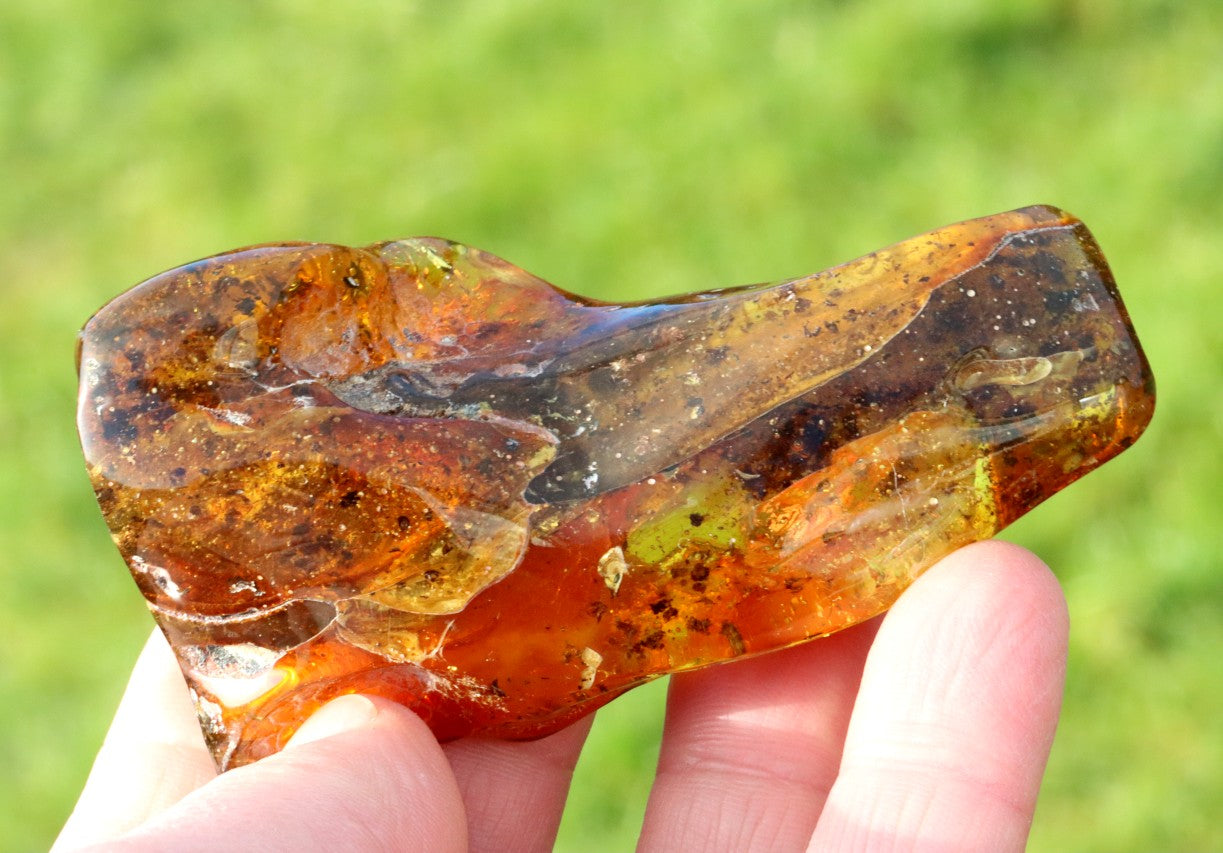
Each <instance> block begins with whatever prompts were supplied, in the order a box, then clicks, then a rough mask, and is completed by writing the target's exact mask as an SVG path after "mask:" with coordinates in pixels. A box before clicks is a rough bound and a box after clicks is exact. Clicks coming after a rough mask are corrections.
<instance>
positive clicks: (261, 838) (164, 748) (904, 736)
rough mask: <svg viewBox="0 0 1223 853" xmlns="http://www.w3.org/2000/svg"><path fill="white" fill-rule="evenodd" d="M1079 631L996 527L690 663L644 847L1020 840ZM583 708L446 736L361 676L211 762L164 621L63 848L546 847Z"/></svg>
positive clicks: (676, 683)
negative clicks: (878, 603) (525, 731)
mask: <svg viewBox="0 0 1223 853" xmlns="http://www.w3.org/2000/svg"><path fill="white" fill-rule="evenodd" d="M1067 630H1068V625H1067V613H1066V606H1065V600H1064V598H1063V597H1062V593H1061V590H1060V588H1059V587H1058V584H1057V581H1056V580H1055V579H1054V578H1053V576H1052V574H1051V573H1050V572H1049V570H1048V569H1047V568H1046V567H1045V566H1044V564H1043V563H1041V562H1040V561H1039V560H1038V559H1037V558H1036V557H1034V556H1033V555H1031V554H1030V553H1028V552H1026V551H1024V550H1022V549H1020V548H1017V547H1015V546H1012V545H1007V544H1005V543H1001V542H984V543H979V544H976V545H972V546H969V547H967V548H964V549H962V550H960V551H958V552H956V553H955V554H952V555H951V556H949V557H947V558H945V559H944V560H943V561H942V562H941V563H939V564H937V565H936V566H934V567H933V568H931V569H930V570H929V571H928V572H927V573H926V574H925V575H923V576H922V577H921V578H920V579H919V580H918V581H917V582H916V583H915V584H914V585H913V587H912V588H911V589H910V590H909V591H908V592H906V593H905V595H904V596H902V597H901V599H900V601H899V602H897V604H896V605H895V607H893V608H892V610H891V612H890V613H889V614H888V615H887V616H886V617H885V618H883V619H879V620H874V621H872V622H871V623H868V624H866V625H862V626H859V627H857V628H853V629H850V630H848V631H844V632H842V633H841V634H838V635H836V636H834V637H831V638H829V639H827V640H821V641H818V642H813V643H809V644H806V645H803V646H800V647H797V648H793V649H789V650H786V651H783V652H778V653H775V654H770V655H765V656H763V657H760V658H756V659H754V660H748V661H741V662H738V663H734V664H731V665H726V666H715V667H711V668H709V669H706V670H702V671H699V672H694V673H690V674H686V675H681V676H676V677H675V678H673V680H672V683H671V689H670V694H669V696H668V700H667V719H666V727H665V732H664V736H663V743H662V751H661V755H660V758H659V765H658V772H657V775H656V777H655V780H654V785H653V789H652V791H651V794H650V800H649V806H648V809H647V812H646V817H645V823H644V826H643V827H642V831H641V837H640V841H639V843H638V850H639V851H675V850H684V851H726V850H736V851H790V850H793V851H802V850H810V851H817V850H818V851H824V850H931V851H933V850H938V851H944V850H955V851H958V850H963V851H975V850H993V851H1007V850H1022V849H1023V847H1024V844H1025V842H1026V840H1027V837H1028V830H1029V827H1030V825H1031V821H1032V815H1033V812H1034V810H1035V805H1036V795H1037V791H1038V788H1039V786H1040V779H1041V776H1042V774H1043V773H1044V768H1045V762H1046V760H1047V758H1048V754H1049V748H1050V745H1051V743H1052V740H1053V733H1054V729H1055V727H1056V724H1057V716H1058V711H1059V708H1060V705H1061V697H1062V682H1063V677H1064V673H1065V661H1066V638H1067ZM588 729H589V722H588V721H584V722H582V723H579V724H577V725H574V726H572V727H570V728H569V729H566V730H565V731H562V732H559V733H558V734H555V735H552V736H551V737H548V738H545V739H543V740H538V741H533V742H527V743H511V742H504V741H486V740H474V739H473V740H465V741H457V742H454V743H449V744H444V745H439V744H438V743H437V741H436V740H435V739H434V738H433V737H432V735H431V734H430V732H429V730H428V729H427V728H426V727H425V725H424V724H423V723H422V722H421V721H420V720H419V719H418V718H417V717H416V716H415V715H413V714H412V713H411V712H410V711H408V710H406V709H404V708H401V707H399V706H397V705H394V704H391V703H388V702H385V701H383V700H374V699H368V698H365V697H360V696H349V697H344V698H342V699H338V700H336V701H335V702H333V703H331V704H330V705H328V706H326V707H325V708H323V709H322V710H321V711H319V712H318V713H317V714H316V715H315V716H314V717H313V718H311V719H310V720H309V721H308V722H307V723H306V724H305V725H304V726H303V727H302V728H301V730H300V731H299V732H298V734H297V735H296V736H295V737H294V739H293V741H292V742H291V743H290V744H289V746H288V747H287V748H286V749H285V750H284V751H282V752H280V753H278V754H276V755H274V756H271V757H269V758H266V759H264V760H262V761H259V762H257V763H255V764H252V765H248V766H246V767H242V768H239V769H237V770H233V771H231V772H229V773H226V774H223V775H221V776H216V774H215V771H214V769H213V766H212V761H211V759H210V758H209V757H208V754H207V752H206V751H205V749H204V744H203V741H202V739H201V736H200V733H199V729H198V726H197V723H196V719H195V714H194V712H193V710H192V708H191V706H190V704H189V703H188V700H187V696H186V692H185V689H184V687H183V682H182V679H181V677H180V676H179V674H178V671H177V667H176V665H175V663H174V660H173V658H172V656H171V653H170V651H169V649H168V647H167V646H166V644H165V641H164V640H162V639H161V637H160V635H159V634H155V635H154V636H153V638H152V639H150V641H149V643H148V645H147V646H146V648H145V650H144V652H143V653H142V654H141V656H140V659H139V660H138V662H137V664H136V668H135V670H134V672H133V674H132V678H131V682H130V683H129V685H128V689H127V692H126V694H125V695H124V698H123V701H122V703H121V704H120V707H119V710H118V713H117V714H116V716H115V721H114V723H113V725H112V727H111V730H110V732H109V734H108V735H107V738H106V742H105V744H104V745H103V747H102V750H101V751H100V753H99V754H98V758H97V761H96V763H95V765H94V768H93V771H92V773H91V774H90V777H89V781H88V783H87V784H86V786H85V790H84V792H83V793H82V795H81V799H80V802H79V803H78V804H77V807H76V810H75V811H74V812H73V815H72V817H71V818H70V819H69V821H68V823H67V825H66V826H65V827H64V830H63V833H62V834H61V835H60V838H59V840H58V841H57V843H56V847H55V849H56V850H60V851H66V850H75V849H79V848H83V847H90V846H92V845H98V846H99V848H101V849H107V850H121V851H146V850H147V851H154V850H167V849H173V850H180V851H190V850H201V851H203V850H224V849H258V850H315V849H334V850H340V849H345V850H371V851H373V850H388V851H389V850H395V851H415V850H419V851H429V852H430V853H437V852H438V851H462V850H474V851H484V850H488V851H494V850H495V851H542V850H550V849H551V847H552V843H553V840H554V838H555V833H556V827H557V824H558V822H559V820H560V815H561V810H562V808H563V806H564V801H565V796H566V793H567V792H568V789H569V782H570V777H571V774H572V771H573V766H574V763H575V762H576V760H577V756H578V753H579V751H580V750H581V747H582V743H583V741H584V740H585V737H586V733H587V731H588Z"/></svg>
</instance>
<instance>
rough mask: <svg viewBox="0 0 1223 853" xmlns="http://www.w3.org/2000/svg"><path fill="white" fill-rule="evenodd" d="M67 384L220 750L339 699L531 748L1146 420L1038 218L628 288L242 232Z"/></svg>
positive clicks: (873, 585)
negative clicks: (258, 241) (760, 275)
mask: <svg viewBox="0 0 1223 853" xmlns="http://www.w3.org/2000/svg"><path fill="white" fill-rule="evenodd" d="M79 367H80V377H81V392H80V401H79V409H78V425H79V429H80V435H81V442H82V446H83V448H84V452H85V458H86V462H87V465H88V468H89V473H90V477H91V478H92V481H93V484H94V488H95V490H96V492H97V496H98V501H99V504H100V506H101V508H102V512H103V515H104V516H105V518H106V522H107V524H108V525H109V527H110V529H111V531H112V533H113V535H114V539H115V542H116V544H117V545H118V547H119V550H120V552H121V553H122V555H123V557H124V559H125V560H126V562H127V564H128V566H129V567H130V569H131V572H132V576H133V578H134V579H135V581H136V583H137V585H138V587H139V588H140V590H141V592H142V593H143V594H144V596H145V598H146V599H147V601H148V603H149V607H150V609H151V611H152V613H153V615H154V617H155V619H156V620H157V622H158V624H159V625H160V626H161V628H162V629H163V631H164V632H165V633H166V635H167V637H168V638H169V640H170V642H171V644H172V645H173V647H174V649H175V652H176V654H177V656H178V659H179V662H180V664H181V665H182V668H183V672H184V675H185V676H186V679H187V682H188V684H189V686H190V689H191V691H192V695H193V697H194V699H195V702H196V706H197V708H198V710H199V713H200V719H201V723H202V726H203V729H204V733H205V737H206V739H207V741H208V744H209V747H210V748H211V749H212V751H213V755H214V757H215V759H216V761H217V764H218V766H219V767H220V768H221V769H226V768H229V767H233V766H238V765H240V764H243V763H247V762H249V761H252V760H255V759H257V758H259V757H261V756H264V755H267V754H269V753H272V752H275V751H276V750H278V749H279V748H280V747H282V746H283V745H284V743H285V742H286V741H287V739H288V738H289V737H290V736H291V735H292V733H293V732H294V731H295V730H296V728H297V726H298V725H300V724H301V722H303V721H304V720H305V718H306V717H308V716H309V714H310V713H312V712H313V711H314V710H315V709H317V708H318V707H319V706H320V705H321V704H323V703H324V702H326V701H328V700H329V699H331V698H334V697H335V696H338V695H341V694H343V693H347V692H354V691H361V692H366V693H371V694H377V695H382V696H386V697H388V698H391V699H394V700H396V701H399V702H402V703H403V704H405V705H407V706H409V707H411V708H412V709H413V710H415V711H416V712H417V713H418V714H420V715H421V716H422V717H423V718H424V719H425V720H426V721H427V722H428V723H429V725H430V726H431V727H432V728H433V730H434V732H435V733H436V734H437V735H438V736H439V737H441V738H455V737H463V736H466V735H471V734H483V735H491V736H498V737H510V738H527V737H537V736H541V735H544V734H548V733H550V732H552V731H555V730H557V729H558V728H560V727H562V726H564V725H566V724H567V723H569V722H571V721H572V720H574V719H576V718H577V717H579V716H581V715H583V714H585V713H588V712H590V711H591V710H594V709H595V708H597V707H598V706H599V705H601V704H603V703H605V702H607V701H609V700H610V699H611V698H613V697H614V696H616V695H618V694H619V693H621V692H623V691H624V690H626V689H628V688H630V687H632V686H635V685H637V684H640V683H642V682H644V681H646V680H649V679H651V678H654V677H657V676H659V675H662V674H666V673H670V672H676V671H680V670H684V669H691V668H694V667H700V666H705V665H708V664H711V663H715V662H718V661H724V660H728V659H732V658H735V657H738V656H742V655H749V654H759V653H762V652H767V651H770V650H774V649H779V648H784V647H787V646H790V645H793V644H795V643H799V642H803V641H806V640H809V639H812V638H815V637H820V636H823V635H827V634H829V633H831V632H834V631H837V630H840V629H842V628H845V627H848V626H850V625H853V624H856V623H858V622H860V621H862V620H864V619H867V618H870V617H871V616H874V615H876V614H878V613H880V612H882V611H883V610H886V609H887V608H888V607H889V606H890V605H891V604H892V603H893V602H894V601H895V600H896V598H897V597H898V596H899V595H900V594H901V593H902V592H903V591H904V589H905V588H906V587H907V586H908V584H909V583H911V582H912V580H913V579H914V578H915V577H917V575H919V574H920V573H921V572H922V571H923V570H924V569H925V568H926V567H927V566H929V565H930V564H931V563H933V562H934V561H935V560H937V559H938V558H940V557H942V556H943V555H945V554H947V553H949V552H950V551H952V550H954V549H955V548H958V547H960V546H962V545H964V544H967V543H969V542H972V541H976V540H979V539H983V538H987V537H989V536H991V535H993V534H994V533H996V532H997V531H998V530H1000V529H1001V528H1002V527H1004V526H1005V525H1007V524H1009V523H1010V522H1011V521H1013V520H1015V519H1016V518H1018V517H1019V516H1020V515H1023V514H1024V513H1025V512H1027V511H1028V510H1030V509H1031V508H1033V507H1034V506H1036V505H1037V504H1039V503H1040V502H1041V501H1043V500H1044V499H1045V498H1047V497H1049V496H1050V495H1052V494H1054V493H1055V492H1057V491H1058V490H1060V489H1062V488H1064V487H1065V486H1067V485H1069V484H1070V483H1071V482H1073V481H1074V480H1076V479H1078V478H1079V477H1081V476H1083V475H1084V474H1085V473H1087V472H1088V471H1090V470H1091V469H1093V468H1095V467H1097V466H1098V465H1100V464H1102V463H1103V462H1105V461H1107V460H1108V459H1110V458H1112V457H1113V456H1115V455H1116V454H1117V453H1119V452H1120V451H1122V450H1124V449H1125V448H1126V447H1128V446H1129V445H1130V444H1132V443H1133V442H1134V441H1135V440H1136V439H1137V437H1138V436H1139V434H1141V432H1142V430H1143V428H1144V427H1145V425H1146V423H1147V422H1148V421H1149V419H1150V417H1151V413H1152V411H1153V407H1154V384H1153V380H1152V377H1151V374H1150V370H1149V368H1148V366H1147V363H1146V360H1145V358H1144V356H1143V354H1142V351H1141V348H1140V346H1139V344H1138V341H1137V338H1136V337H1135V335H1134V331H1133V328H1132V326H1131V324H1130V321H1129V318H1128V316H1127V314H1126V311H1125V308H1124V306H1123V304H1122V303H1121V300H1120V296H1119V295H1118V293H1117V289H1116V285H1115V284H1114V282H1113V279H1112V276H1111V274H1110V272H1109V270H1108V267H1107V265H1106V263H1105V261H1104V258H1103V256H1102V254H1101V253H1100V250H1099V248H1098V247H1097V245H1096V243H1095V241H1094V240H1093V239H1092V237H1091V235H1090V234H1089V233H1088V231H1087V230H1086V228H1085V227H1084V226H1083V225H1082V223H1080V222H1078V221H1077V220H1075V219H1074V218H1073V217H1071V216H1069V215H1068V214H1066V213H1064V212H1062V211H1059V210H1056V209H1054V208H1049V207H1033V208H1026V209H1023V210H1019V211H1013V212H1010V213H1004V214H999V215H997V216H990V217H985V218H982V219H975V220H971V221H968V222H964V223H960V224H958V225H952V226H949V227H946V228H942V229H939V230H937V231H933V232H930V233H929V234H926V235H923V236H921V237H916V238H913V239H911V240H907V241H904V242H902V243H898V244H896V245H894V246H892V247H889V248H887V249H883V250H881V251H879V252H875V253H873V254H871V255H868V256H866V257H864V258H860V259H858V260H856V261H851V262H850V263H847V264H844V265H842V266H839V267H835V268H833V269H830V270H827V271H825V272H821V273H817V274H814V275H810V276H804V277H801V278H796V279H792V280H788V281H783V282H780V283H777V284H771V285H760V286H753V287H744V288H734V289H729V290H718V291H711V292H709V293H699V294H692V295H689V296H683V297H678V298H672V299H662V300H656V301H652V302H648V303H635V304H626V305H619V304H609V303H601V302H598V301H595V300H591V299H586V298H582V297H577V296H574V295H572V294H569V293H566V292H564V291H561V290H558V289H556V288H554V287H552V286H551V285H549V284H547V283H545V282H543V281H541V280H540V279H538V278H535V277H534V276H532V275H530V274H529V273H527V272H524V271H523V270H521V269H518V268H517V267H514V266H512V265H510V264H508V263H506V262H505V261H502V260H501V259H499V258H496V257H494V256H492V255H489V254H487V253H485V252H481V251H479V250H477V249H472V248H470V247H467V246H463V245H460V244H457V243H451V242H448V241H445V240H439V239H434V238H415V239H408V240H400V241H393V242H387V243H379V244H375V245H372V246H369V247H365V248H360V249H355V248H348V247H344V246H336V245H326V244H280V245H267V246H256V247H252V248H248V249H241V250H237V251H235V252H230V253H227V254H223V255H217V256H215V257H212V258H207V259H205V260H202V261H197V262H196V263H193V264H189V265H187V266H184V267H180V268H178V269H175V270H171V271H169V272H166V273H163V274H161V275H159V276H156V277H154V278H152V279H150V280H148V281H146V282H144V283H143V284H140V285H138V286H137V287H135V288H133V289H132V290H131V291H129V292H127V293H125V294H123V295H122V296H120V297H118V298H117V299H115V300H114V301H113V302H111V303H110V304H108V305H107V306H106V307H104V308H103V309H102V310H101V311H100V312H99V313H98V314H97V315H96V316H95V317H94V318H93V319H91V320H90V321H89V323H88V324H87V325H86V326H85V328H84V330H83V331H82V332H81V341H80V350H79Z"/></svg>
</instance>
